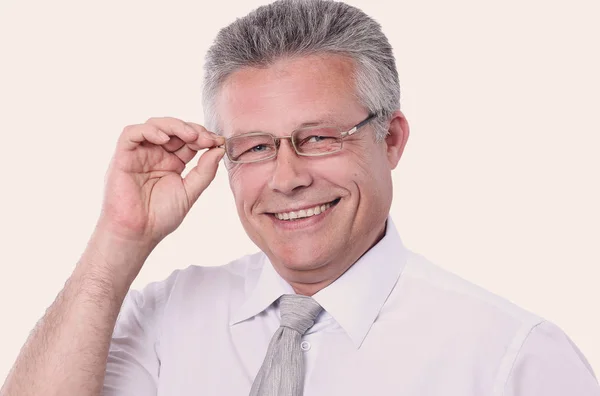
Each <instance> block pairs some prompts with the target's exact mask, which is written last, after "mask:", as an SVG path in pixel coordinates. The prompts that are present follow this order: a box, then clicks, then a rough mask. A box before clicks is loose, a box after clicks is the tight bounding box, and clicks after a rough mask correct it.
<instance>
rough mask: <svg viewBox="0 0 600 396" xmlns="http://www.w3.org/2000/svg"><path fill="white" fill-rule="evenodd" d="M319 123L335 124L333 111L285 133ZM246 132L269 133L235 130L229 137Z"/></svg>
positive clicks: (255, 131) (253, 131) (254, 131)
mask: <svg viewBox="0 0 600 396" xmlns="http://www.w3.org/2000/svg"><path fill="white" fill-rule="evenodd" d="M319 125H336V120H335V116H334V115H333V113H330V114H329V113H326V114H323V115H322V116H321V117H319V118H316V119H315V120H313V121H308V122H303V123H302V124H300V125H298V126H296V127H295V128H293V129H291V130H289V131H287V133H292V131H293V130H295V129H299V128H306V127H313V126H319ZM248 133H269V132H266V131H262V130H257V129H255V130H250V131H243V132H242V131H239V130H236V131H234V132H233V133H232V134H231V135H230V136H229V137H233V136H238V135H245V134H248Z"/></svg>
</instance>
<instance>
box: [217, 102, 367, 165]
mask: <svg viewBox="0 0 600 396" xmlns="http://www.w3.org/2000/svg"><path fill="white" fill-rule="evenodd" d="M376 117H377V114H376V113H369V116H368V117H367V118H365V119H364V120H362V121H361V122H359V123H358V124H356V125H354V126H353V127H352V128H350V129H348V130H347V131H342V130H341V128H339V127H336V126H332V125H323V126H320V128H323V127H326V128H335V129H337V130H338V131H339V132H340V148H339V150H336V151H328V152H324V153H318V154H306V153H300V152H299V151H298V148H297V147H296V143H295V142H294V140H293V139H292V137H293V136H294V134H295V133H296V132H297V131H300V130H304V129H310V127H307V128H298V129H295V130H293V131H292V133H291V134H290V135H289V136H275V135H273V134H272V133H268V132H250V133H245V134H241V135H236V136H232V137H229V138H227V139H225V144H222V145H220V146H218V147H220V148H223V149H224V150H225V155H226V156H227V158H228V159H229V161H230V162H231V163H234V164H252V163H256V162H262V161H266V160H270V159H273V158H276V157H277V154H279V147H280V146H281V140H282V139H289V141H290V143H291V144H292V147H293V148H294V151H295V152H296V154H297V155H299V156H302V157H323V156H326V155H331V154H335V153H338V152H340V151H342V149H343V147H344V138H346V137H348V136H352V135H354V134H355V133H356V132H357V131H358V130H359V129H360V128H361V127H363V126H365V125H366V124H368V123H369V122H371V121H372V120H374V119H375V118H376ZM315 128H317V127H315ZM265 135H268V136H271V137H272V138H273V141H274V142H275V152H274V153H273V154H272V155H271V156H269V157H265V158H261V159H257V160H253V161H234V160H232V159H231V157H230V156H229V152H228V150H227V142H228V141H229V140H231V139H238V138H240V137H244V136H265Z"/></svg>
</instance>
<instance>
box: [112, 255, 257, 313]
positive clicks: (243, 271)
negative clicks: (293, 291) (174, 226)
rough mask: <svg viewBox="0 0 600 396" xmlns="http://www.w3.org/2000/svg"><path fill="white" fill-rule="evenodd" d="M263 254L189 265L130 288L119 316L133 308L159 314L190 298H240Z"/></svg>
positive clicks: (180, 304) (251, 279)
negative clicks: (203, 264) (214, 263)
mask: <svg viewBox="0 0 600 396" xmlns="http://www.w3.org/2000/svg"><path fill="white" fill-rule="evenodd" d="M264 257H265V256H264V254H263V253H262V252H257V253H254V254H249V255H245V256H242V257H240V258H238V259H235V260H233V261H230V262H228V263H225V264H222V265H218V266H202V265H190V266H188V267H186V268H181V269H177V270H174V271H173V272H171V273H170V274H169V276H167V277H166V278H164V279H160V280H156V281H153V282H150V283H148V284H146V285H144V286H143V287H141V288H131V289H130V290H129V291H128V293H127V295H126V297H125V300H124V303H123V306H122V308H121V312H120V315H125V314H127V313H128V312H129V311H131V310H132V309H135V310H138V311H141V312H146V313H149V314H150V313H151V314H153V315H154V316H162V314H163V313H164V311H165V310H167V309H168V308H169V307H170V308H177V309H181V308H182V307H185V306H186V305H188V304H192V303H193V302H194V301H195V302H198V301H212V302H215V301H218V300H223V299H224V298H225V300H227V301H229V300H231V299H232V298H235V297H236V296H238V297H239V298H242V296H243V295H244V294H245V293H246V291H247V289H248V288H249V287H250V285H251V284H252V282H253V281H254V280H256V279H258V276H259V275H260V272H261V270H262V267H263V265H264V263H265V260H264Z"/></svg>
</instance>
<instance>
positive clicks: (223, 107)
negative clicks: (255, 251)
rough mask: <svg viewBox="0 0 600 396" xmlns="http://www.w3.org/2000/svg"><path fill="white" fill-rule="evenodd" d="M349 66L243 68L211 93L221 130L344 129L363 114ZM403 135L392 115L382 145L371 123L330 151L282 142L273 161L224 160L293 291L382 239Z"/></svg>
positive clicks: (320, 59) (250, 221)
mask: <svg viewBox="0 0 600 396" xmlns="http://www.w3.org/2000/svg"><path fill="white" fill-rule="evenodd" d="M352 73H353V63H352V62H351V61H350V60H348V59H345V58H342V57H337V56H330V55H328V56H311V57H305V58H295V59H286V60H281V61H279V62H277V63H276V64H274V65H272V66H270V67H269V68H262V69H257V68H247V69H242V70H240V71H238V72H236V73H234V74H232V75H231V76H230V77H229V78H228V79H227V81H226V82H225V84H224V85H223V87H222V89H221V92H220V95H219V98H218V99H217V110H218V114H219V117H220V122H221V128H222V130H223V134H224V136H225V137H231V136H233V135H237V134H241V133H247V132H257V131H261V132H269V133H271V134H274V135H276V136H288V135H290V133H291V132H292V131H293V130H294V129H297V128H299V127H301V126H304V125H321V124H322V125H335V126H338V127H340V128H342V130H348V129H350V128H352V127H353V126H354V125H356V124H357V123H359V122H360V121H362V120H364V119H365V118H367V116H368V111H367V109H365V108H364V107H363V106H362V105H360V103H359V102H358V100H357V99H356V97H355V95H354V90H353V86H352ZM407 137H408V130H407V125H406V122H405V120H404V118H403V117H402V116H401V114H400V113H399V112H398V114H395V116H394V118H393V119H392V122H391V123H390V136H389V137H388V139H386V140H385V141H383V142H379V143H377V142H376V140H375V135H374V129H373V124H371V123H369V124H367V125H365V126H363V127H362V128H361V129H359V131H358V132H357V133H355V134H354V135H352V136H350V137H348V138H345V139H344V142H343V150H342V151H340V152H338V153H335V154H332V155H328V156H324V157H303V156H298V155H297V154H296V153H295V151H294V149H293V147H292V145H291V143H290V141H289V140H285V139H284V140H282V141H281V145H280V148H279V153H278V156H277V157H276V158H274V159H270V160H266V161H263V162H258V163H251V164H229V165H228V172H229V181H230V186H231V190H232V192H233V195H234V198H235V202H236V207H237V211H238V215H239V217H240V220H241V222H242V225H243V227H244V229H245V231H246V232H247V234H248V235H249V237H250V238H251V239H252V240H253V242H254V243H255V244H256V245H257V246H258V247H259V248H260V249H261V250H262V251H263V252H265V254H267V256H268V257H269V259H270V260H271V262H272V263H273V265H274V267H275V269H276V270H277V271H278V272H279V273H280V274H281V276H282V277H284V278H285V279H286V280H287V281H288V282H290V283H291V284H292V286H294V288H295V289H297V292H302V289H303V288H304V289H307V290H308V289H310V288H314V287H316V288H321V287H324V286H325V285H327V284H329V283H331V282H332V281H333V280H335V279H336V278H337V277H338V276H340V275H341V274H342V273H343V272H344V271H345V270H346V269H347V268H348V267H349V266H351V265H352V264H353V263H354V262H355V261H356V260H357V259H358V258H359V257H360V256H361V255H362V254H363V253H364V252H365V251H366V250H368V249H369V248H370V247H371V246H372V245H373V244H374V243H375V242H376V241H377V240H378V238H380V237H381V236H382V233H383V231H384V227H385V220H386V218H387V216H388V213H389V209H390V205H391V201H392V180H391V170H392V169H393V168H394V167H395V166H396V164H397V162H398V160H399V158H400V155H401V152H402V149H403V147H404V144H405V143H406V138H407ZM316 208H319V209H316ZM323 209H324V210H323ZM301 210H303V211H304V212H301ZM291 212H294V214H292V213H291ZM318 212H320V213H318ZM284 214H285V215H284ZM310 214H312V216H309V217H304V218H301V219H293V220H285V219H284V220H281V219H279V218H278V215H280V216H283V217H294V216H298V217H301V216H305V215H306V216H307V215H310ZM299 290H300V291H299ZM308 294H310V293H308Z"/></svg>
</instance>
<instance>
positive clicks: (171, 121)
mask: <svg viewBox="0 0 600 396" xmlns="http://www.w3.org/2000/svg"><path fill="white" fill-rule="evenodd" d="M146 125H151V126H153V127H155V128H158V129H160V130H161V131H163V132H164V133H166V134H167V135H169V136H176V137H178V138H179V139H181V140H183V141H184V142H186V143H192V142H194V141H196V139H197V138H198V131H196V129H195V128H194V127H192V126H191V125H188V124H187V123H186V122H183V121H182V120H180V119H177V118H173V117H153V118H150V119H148V121H146Z"/></svg>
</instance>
